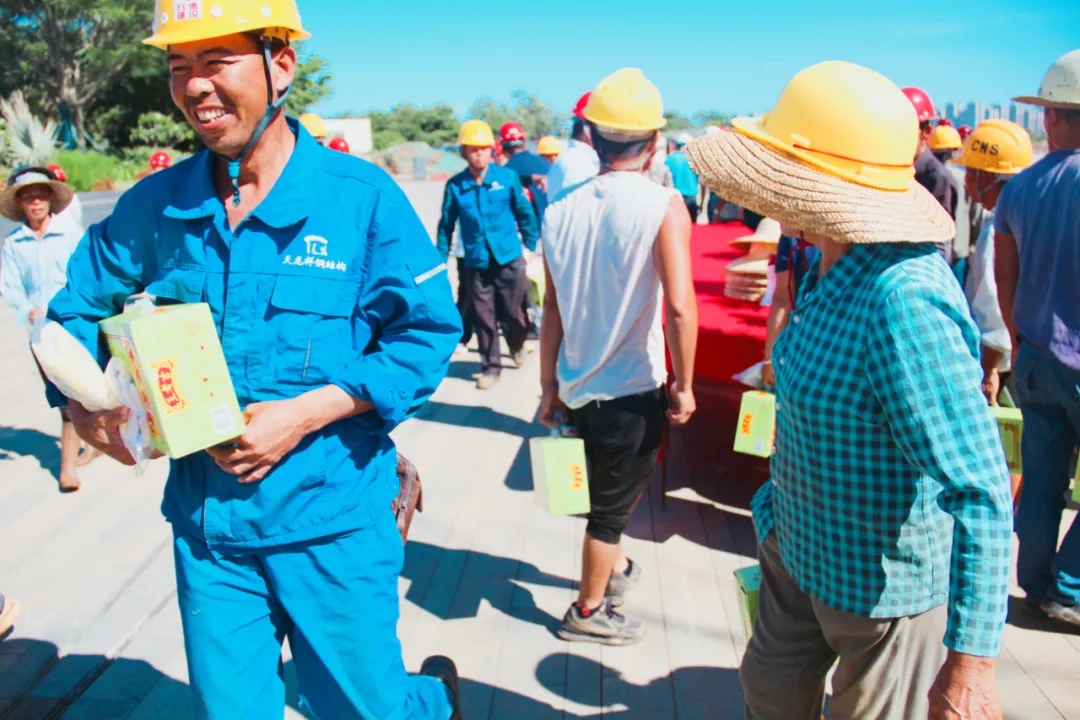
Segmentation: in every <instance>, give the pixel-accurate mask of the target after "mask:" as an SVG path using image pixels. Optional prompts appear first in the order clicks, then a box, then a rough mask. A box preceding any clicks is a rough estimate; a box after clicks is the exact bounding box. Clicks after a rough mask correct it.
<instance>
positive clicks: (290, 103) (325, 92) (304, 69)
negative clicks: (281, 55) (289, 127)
mask: <svg viewBox="0 0 1080 720" xmlns="http://www.w3.org/2000/svg"><path fill="white" fill-rule="evenodd" d="M296 55H297V63H296V77H295V78H294V79H293V86H292V90H290V91H289V98H288V99H287V100H286V101H285V112H286V113H288V114H289V115H292V116H293V117H300V115H302V114H303V113H305V112H307V109H308V108H309V107H311V106H312V105H314V104H316V103H318V102H319V101H320V100H324V99H326V98H328V97H330V96H331V95H333V94H334V90H333V88H332V87H331V86H330V81H331V80H332V79H333V78H332V76H331V75H330V73H328V72H327V71H326V68H327V62H326V61H325V60H323V59H322V58H321V57H319V56H318V54H316V53H313V52H310V53H309V52H306V51H305V50H304V43H298V44H297V45H296Z"/></svg>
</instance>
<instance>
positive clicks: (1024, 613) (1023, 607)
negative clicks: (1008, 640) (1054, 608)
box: [1006, 596, 1080, 636]
mask: <svg viewBox="0 0 1080 720" xmlns="http://www.w3.org/2000/svg"><path fill="white" fill-rule="evenodd" d="M1006 622H1007V623H1008V624H1009V625H1012V626H1013V627H1017V628H1020V629H1021V630H1034V631H1036V632H1045V633H1052V634H1058V635H1076V636H1080V628H1078V627H1076V626H1075V625H1070V624H1069V623H1066V622H1060V621H1058V620H1051V619H1050V618H1049V617H1047V616H1046V614H1045V613H1043V612H1042V611H1041V610H1039V609H1038V608H1035V607H1032V606H1030V605H1028V602H1027V600H1025V599H1024V598H1019V597H1015V596H1010V597H1009V616H1008V618H1007V619H1006Z"/></svg>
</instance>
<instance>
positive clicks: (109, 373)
mask: <svg viewBox="0 0 1080 720" xmlns="http://www.w3.org/2000/svg"><path fill="white" fill-rule="evenodd" d="M30 349H31V350H32V351H33V353H34V357H36V358H37V361H38V365H40V366H41V371H42V372H43V373H44V374H45V377H47V378H48V379H49V382H51V383H52V384H53V385H55V386H56V387H57V389H58V390H59V391H60V392H61V393H62V394H63V395H64V397H66V398H68V399H69V400H75V401H76V402H78V403H79V404H80V405H82V406H83V407H85V408H86V409H87V410H89V411H90V412H102V411H104V410H114V409H116V408H119V407H127V408H128V410H129V411H130V414H129V417H128V420H127V422H126V423H124V427H123V428H121V431H120V435H121V437H122V438H123V440H124V446H125V447H126V448H127V449H128V452H130V453H131V456H132V457H133V458H134V459H135V469H136V472H138V473H139V474H142V472H143V471H144V470H145V468H146V463H147V461H148V460H149V459H150V458H151V457H152V452H153V450H152V447H151V440H150V423H149V412H148V411H147V409H146V408H145V407H144V406H143V403H142V400H141V399H140V397H139V393H138V390H137V389H136V388H135V382H134V380H132V378H131V375H130V374H129V373H128V372H127V370H126V369H125V368H124V366H123V363H120V362H117V361H116V359H115V358H114V359H112V360H109V364H108V366H107V367H106V368H105V370H104V371H102V369H101V366H100V365H98V362H97V359H96V358H94V356H93V355H91V354H90V351H89V350H87V349H86V348H85V347H84V346H83V344H82V343H81V342H79V341H78V340H77V339H75V337H74V336H73V335H72V334H71V333H69V332H68V331H67V330H65V329H64V328H63V327H62V326H61V325H60V324H58V323H55V322H45V323H38V324H37V325H35V326H34V327H33V328H32V330H31V336H30Z"/></svg>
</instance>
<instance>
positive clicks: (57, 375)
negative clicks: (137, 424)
mask: <svg viewBox="0 0 1080 720" xmlns="http://www.w3.org/2000/svg"><path fill="white" fill-rule="evenodd" d="M30 349H31V350H33V352H34V357H36V358H37V361H38V365H40V366H41V370H42V372H44V373H45V377H47V378H48V379H49V382H51V383H52V384H53V385H55V386H56V387H57V388H58V389H59V390H60V392H61V393H63V394H64V397H67V398H70V399H72V400H76V401H78V402H79V403H80V404H81V405H82V406H83V407H85V408H86V409H87V410H89V411H90V412H101V411H102V410H112V409H114V408H118V407H120V405H121V404H122V403H121V402H120V399H119V398H118V397H117V396H116V394H115V393H114V392H113V389H112V387H110V385H109V381H108V380H107V379H106V377H105V373H104V372H102V370H101V366H99V365H98V362H97V359H96V358H95V357H94V356H93V355H91V354H90V351H89V350H87V349H86V348H85V347H84V346H83V344H82V343H81V342H79V341H78V340H76V339H75V337H74V336H73V335H72V334H71V333H69V332H68V331H67V330H65V329H64V328H63V327H62V326H61V325H60V324H59V323H55V322H46V323H44V324H43V325H41V326H40V327H35V328H34V331H33V334H32V337H31V340H30Z"/></svg>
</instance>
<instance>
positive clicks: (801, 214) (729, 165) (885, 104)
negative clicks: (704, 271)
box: [686, 61, 956, 243]
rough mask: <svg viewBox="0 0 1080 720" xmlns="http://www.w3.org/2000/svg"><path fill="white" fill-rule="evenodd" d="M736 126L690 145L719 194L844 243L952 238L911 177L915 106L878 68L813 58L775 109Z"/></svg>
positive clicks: (694, 163) (945, 218)
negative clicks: (876, 70) (877, 70)
mask: <svg viewBox="0 0 1080 720" xmlns="http://www.w3.org/2000/svg"><path fill="white" fill-rule="evenodd" d="M732 127H733V130H734V131H733V132H726V133H712V134H711V135H705V136H703V137H700V138H698V139H696V140H694V142H692V143H690V144H689V145H688V146H687V147H686V155H687V157H688V158H689V160H690V165H691V167H692V169H693V170H694V172H695V173H696V174H697V175H698V177H699V178H700V179H701V182H702V183H704V184H705V186H706V187H708V188H709V189H710V190H712V191H713V192H715V193H716V194H717V195H719V196H720V197H722V198H724V199H725V200H728V201H730V202H734V203H735V204H737V205H741V206H742V207H745V208H749V209H750V210H753V211H754V212H756V213H758V214H759V215H762V216H764V217H768V218H772V219H774V220H777V221H779V222H780V223H781V224H782V225H784V226H786V227H789V228H791V229H792V230H793V231H802V232H808V233H813V234H817V235H823V236H825V237H828V238H831V239H833V240H835V241H837V242H841V243H898V242H908V243H910V242H916V243H941V242H946V241H949V240H951V239H952V238H953V237H954V236H955V234H956V225H955V223H954V222H953V220H952V218H951V217H950V216H949V213H948V212H946V210H945V208H943V207H942V206H941V205H940V204H939V203H938V201H937V200H935V199H934V197H933V195H931V194H930V193H929V192H928V191H927V190H926V188H924V187H923V186H922V185H920V184H919V183H918V182H917V181H916V180H915V170H914V168H913V167H912V164H913V162H914V159H915V154H916V149H917V146H918V137H919V124H918V118H917V116H916V114H915V111H914V109H913V108H912V106H911V102H910V100H908V99H907V96H906V95H904V93H903V92H902V91H901V90H900V88H899V87H897V86H896V84H895V83H893V82H892V81H891V80H889V79H888V78H886V77H884V76H883V75H880V74H879V73H875V72H874V71H872V70H870V69H868V68H864V67H862V66H859V65H855V64H854V63H847V62H840V61H826V62H822V63H818V64H817V65H814V66H811V67H809V68H807V69H805V70H803V71H801V72H799V73H798V74H796V75H795V77H794V78H792V80H791V81H790V82H789V83H788V85H787V86H786V87H785V88H784V90H783V92H782V93H781V95H780V97H779V99H778V100H777V102H776V104H775V105H774V107H773V109H772V111H770V112H769V113H767V114H766V115H764V116H763V117H762V118H760V119H757V118H736V119H735V120H734V121H732Z"/></svg>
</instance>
